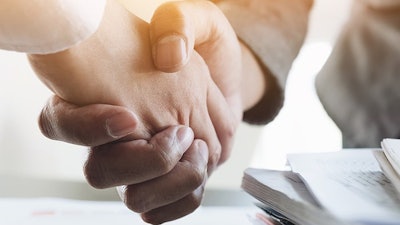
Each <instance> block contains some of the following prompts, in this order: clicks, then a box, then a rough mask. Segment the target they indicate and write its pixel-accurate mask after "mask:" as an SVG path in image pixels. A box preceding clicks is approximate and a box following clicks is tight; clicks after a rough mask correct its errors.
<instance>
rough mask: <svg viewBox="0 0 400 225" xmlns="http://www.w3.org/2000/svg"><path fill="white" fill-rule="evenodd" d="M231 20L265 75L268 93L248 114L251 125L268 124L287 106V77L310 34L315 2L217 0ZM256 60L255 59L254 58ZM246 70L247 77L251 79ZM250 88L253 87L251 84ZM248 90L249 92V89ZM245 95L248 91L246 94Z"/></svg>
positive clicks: (244, 74)
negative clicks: (310, 19)
mask: <svg viewBox="0 0 400 225" xmlns="http://www.w3.org/2000/svg"><path fill="white" fill-rule="evenodd" d="M213 2H215V4H217V5H218V6H219V7H220V8H221V10H222V11H223V12H224V14H225V16H226V17H227V18H228V19H229V21H230V23H231V25H232V26H233V28H234V29H235V32H236V34H237V35H238V37H239V39H240V40H241V41H242V42H243V43H244V44H245V45H244V46H245V47H246V48H247V50H248V51H250V52H251V53H252V55H253V56H251V55H250V54H248V56H249V57H250V58H248V59H249V60H248V61H247V62H246V61H245V60H246V58H244V64H243V65H244V66H246V65H249V64H248V63H249V62H250V63H251V62H252V63H253V64H254V63H257V64H259V69H260V70H261V71H262V72H263V75H264V80H265V81H264V82H265V91H264V93H263V97H262V98H261V99H260V101H258V103H257V104H256V105H253V106H252V107H251V108H250V109H248V110H246V112H245V113H244V120H245V121H247V122H250V123H256V124H259V123H262V124H265V123H268V122H269V121H271V120H272V119H273V118H274V117H275V116H276V114H277V113H278V111H279V109H280V108H281V106H282V104H283V92H284V88H285V83H286V78H287V75H288V73H289V70H290V68H291V65H292V63H293V60H294V59H295V58H296V56H297V54H298V52H299V50H300V48H301V46H302V44H303V41H304V38H305V35H306V31H307V24H308V14H309V11H310V8H311V6H312V2H313V1H312V0H296V1H269V0H251V3H250V1H249V0H213ZM252 58H253V59H252ZM254 60H256V61H255V62H254ZM246 72H247V71H246V70H244V71H243V74H242V75H243V76H247V74H246ZM247 87H249V88H251V87H252V86H251V85H248V86H247ZM247 87H244V88H245V90H247V89H248V88H247ZM244 92H245V91H244Z"/></svg>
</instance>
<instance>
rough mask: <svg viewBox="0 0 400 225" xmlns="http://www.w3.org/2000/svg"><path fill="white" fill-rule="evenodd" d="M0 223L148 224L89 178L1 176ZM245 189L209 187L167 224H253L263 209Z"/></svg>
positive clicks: (26, 224)
mask: <svg viewBox="0 0 400 225" xmlns="http://www.w3.org/2000/svg"><path fill="white" fill-rule="evenodd" d="M0 179H1V180H2V182H1V185H0V209H1V210H0V224H7V225H21V224H24V225H47V224H49V225H50V224H51V225H53V224H57V225H64V224H65V225H71V224H76V225H79V224H85V225H86V224H96V225H103V224H104V225H109V224H118V225H125V224H126V225H128V224H129V225H131V224H135V225H145V224H146V223H144V222H142V220H141V219H140V216H139V215H137V214H135V213H133V212H131V211H130V210H128V209H127V208H126V207H125V206H124V205H123V203H122V202H121V201H120V200H119V198H118V196H117V194H116V191H115V190H114V189H107V190H96V189H93V188H91V187H90V186H89V185H87V184H86V183H85V182H70V181H54V180H41V179H32V178H16V177H11V178H10V177H5V176H0ZM253 203H254V200H253V199H252V198H251V197H250V196H249V195H247V194H246V193H244V192H243V191H240V190H206V193H205V198H204V201H203V204H202V206H201V207H200V208H199V209H198V210H196V211H195V212H194V213H192V214H191V215H189V216H186V217H184V218H182V219H180V220H177V221H173V222H170V223H167V224H171V225H181V224H193V225H196V224H198V225H204V224H210V225H213V224H215V225H220V224H226V225H236V224H237V225H251V224H253V222H252V221H253V220H254V217H255V214H256V213H257V212H261V211H260V210H259V209H258V208H257V207H255V206H254V204H253Z"/></svg>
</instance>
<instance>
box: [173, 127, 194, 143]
mask: <svg viewBox="0 0 400 225" xmlns="http://www.w3.org/2000/svg"><path fill="white" fill-rule="evenodd" d="M176 137H177V139H178V141H179V142H181V143H184V142H187V141H190V142H192V140H193V137H194V134H193V131H192V129H190V128H189V127H185V126H182V127H180V128H179V129H178V130H177V131H176Z"/></svg>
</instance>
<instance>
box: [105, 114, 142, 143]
mask: <svg viewBox="0 0 400 225" xmlns="http://www.w3.org/2000/svg"><path fill="white" fill-rule="evenodd" d="M136 124H137V118H136V116H135V114H133V113H126V112H123V113H117V114H115V115H113V116H112V117H110V118H109V119H107V120H106V130H107V132H108V134H109V135H110V136H111V137H113V138H121V137H125V136H126V135H128V134H130V133H132V132H133V131H134V129H135V128H136Z"/></svg>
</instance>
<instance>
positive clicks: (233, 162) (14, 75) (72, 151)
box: [0, 0, 349, 189]
mask: <svg viewBox="0 0 400 225" xmlns="http://www.w3.org/2000/svg"><path fill="white" fill-rule="evenodd" d="M162 1H163V0H159V1H142V0H136V1H135V2H136V3H135V4H140V5H142V6H145V5H144V4H145V3H151V4H153V6H151V5H146V6H147V7H148V8H147V9H146V10H141V11H140V13H141V15H142V16H143V17H145V18H148V16H146V15H148V13H149V12H151V11H152V9H153V8H154V5H156V4H159V3H160V2H162ZM348 5H349V1H348V0H336V1H331V0H318V1H317V2H316V5H315V7H314V11H313V14H312V18H311V25H310V32H309V36H308V39H307V42H306V45H305V46H306V47H305V48H304V49H303V51H302V54H301V55H300V56H299V59H298V60H297V62H296V64H295V66H294V67H293V70H292V72H291V76H290V78H289V81H288V82H289V83H288V85H289V86H288V88H287V101H286V102H285V106H284V109H283V110H282V112H281V114H280V115H279V117H278V118H277V119H276V120H275V121H274V122H273V123H271V124H270V125H268V126H267V127H265V128H263V127H252V126H248V125H244V124H243V125H242V126H241V127H240V129H239V131H238V134H237V140H236V142H235V148H234V150H233V156H232V158H231V159H230V160H229V162H228V163H226V164H225V165H223V166H222V167H221V168H220V170H218V171H217V172H216V173H215V174H214V175H213V176H212V177H211V180H210V183H209V187H213V188H234V189H239V186H240V181H241V176H242V171H243V170H244V169H245V168H246V167H247V166H249V165H250V164H251V165H253V166H262V167H279V166H281V165H282V164H283V162H284V156H285V154H286V153H287V152H293V151H316V150H321V151H322V150H327V149H338V148H340V133H339V132H338V130H337V128H336V127H335V126H334V125H333V124H332V122H331V121H330V120H329V118H327V117H326V115H325V114H324V111H323V110H322V108H321V106H320V105H319V103H318V100H317V99H316V96H315V93H314V89H313V84H312V83H313V78H314V76H315V74H316V72H317V71H318V69H319V68H320V67H321V65H322V64H323V62H324V59H325V58H326V57H327V55H328V54H329V51H330V48H331V44H332V42H333V40H334V38H335V37H336V35H337V33H338V31H339V27H340V25H341V23H342V22H343V20H344V19H345V18H346V15H347V8H348ZM50 94H51V93H50V92H49V91H48V90H47V89H46V88H45V87H44V86H43V85H42V84H41V83H40V82H39V81H38V79H37V78H36V77H35V76H34V75H33V73H32V71H31V69H30V68H29V65H28V63H27V60H26V59H25V56H24V55H23V54H19V53H12V52H5V51H0V174H9V175H10V174H11V175H28V176H34V177H42V178H43V177H44V178H52V179H67V180H83V176H82V163H83V160H84V156H85V152H86V150H85V149H84V148H82V147H77V146H73V145H69V144H65V143H60V142H55V141H51V140H48V139H46V138H44V137H43V136H42V135H41V134H40V132H39V129H38V127H37V116H38V115H39V112H40V110H41V108H42V106H43V105H44V103H45V101H46V100H47V98H48V97H49V96H50ZM259 137H261V138H259ZM254 151H256V154H255V155H254V158H253V152H254ZM252 158H253V161H252Z"/></svg>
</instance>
